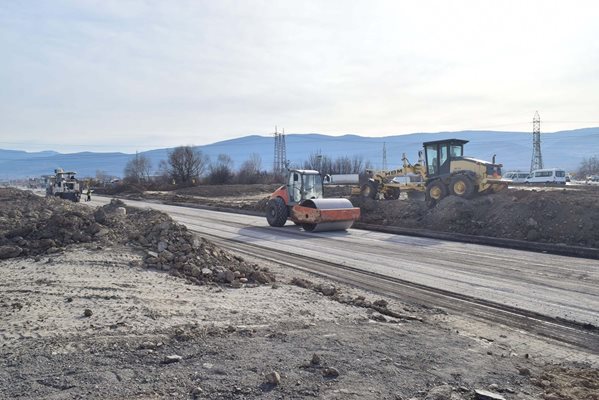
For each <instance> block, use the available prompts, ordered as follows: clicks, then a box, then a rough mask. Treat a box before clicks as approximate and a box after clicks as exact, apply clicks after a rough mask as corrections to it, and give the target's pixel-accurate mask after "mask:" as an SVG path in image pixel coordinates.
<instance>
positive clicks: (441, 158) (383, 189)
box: [360, 139, 508, 206]
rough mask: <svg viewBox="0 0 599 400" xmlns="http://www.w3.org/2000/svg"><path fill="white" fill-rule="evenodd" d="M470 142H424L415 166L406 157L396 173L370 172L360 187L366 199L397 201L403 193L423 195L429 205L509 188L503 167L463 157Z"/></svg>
mask: <svg viewBox="0 0 599 400" xmlns="http://www.w3.org/2000/svg"><path fill="white" fill-rule="evenodd" d="M466 143H468V141H467V140H462V139H446V140H436V141H432V142H425V143H423V148H424V149H423V151H421V152H420V153H419V155H420V157H419V162H418V163H416V164H414V165H412V164H410V163H409V161H408V160H407V158H406V157H405V154H404V156H403V167H402V168H400V169H396V170H393V171H378V172H375V171H367V172H368V173H369V175H370V178H369V180H368V182H366V183H365V184H364V185H362V187H361V188H360V193H361V195H362V196H364V197H369V198H372V199H398V198H399V194H400V192H401V191H402V190H403V191H406V193H408V196H410V195H414V194H416V193H424V198H425V199H426V201H427V203H428V204H429V205H430V206H434V205H435V204H437V203H438V202H439V201H440V200H441V199H443V198H444V197H446V196H449V195H452V196H458V197H463V198H467V199H469V198H472V197H474V196H476V195H478V194H483V193H495V192H499V191H501V190H503V189H505V188H506V187H507V184H508V181H507V180H503V179H502V178H501V167H502V165H501V164H496V163H495V159H494V158H495V157H494V156H493V162H488V161H483V160H478V159H476V158H472V157H466V156H464V145H465V144H466Z"/></svg>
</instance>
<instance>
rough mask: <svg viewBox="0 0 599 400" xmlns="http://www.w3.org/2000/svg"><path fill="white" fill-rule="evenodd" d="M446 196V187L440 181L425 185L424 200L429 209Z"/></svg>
mask: <svg viewBox="0 0 599 400" xmlns="http://www.w3.org/2000/svg"><path fill="white" fill-rule="evenodd" d="M447 194H448V190H447V186H445V184H444V183H443V182H441V181H440V180H436V181H433V182H431V183H429V184H428V185H426V192H425V198H426V202H427V203H428V205H429V207H434V206H435V205H436V204H437V203H438V202H439V201H440V200H441V199H442V198H444V197H446V196H447Z"/></svg>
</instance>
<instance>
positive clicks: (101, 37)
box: [0, 0, 599, 152]
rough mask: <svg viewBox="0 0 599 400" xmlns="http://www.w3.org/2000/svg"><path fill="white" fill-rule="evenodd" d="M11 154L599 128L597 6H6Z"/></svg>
mask: <svg viewBox="0 0 599 400" xmlns="http://www.w3.org/2000/svg"><path fill="white" fill-rule="evenodd" d="M0 60H1V62H0V148H10V149H22V150H30V151H32V150H41V149H53V150H57V151H64V152H72V151H85V150H90V151H113V150H114V151H127V152H132V151H135V150H140V151H141V150H147V149H152V148H159V147H172V146H177V145H182V144H194V145H201V144H208V143H213V142H216V141H220V140H225V139H231V138H235V137H240V136H245V135H248V134H261V135H267V134H270V133H271V132H273V130H274V126H275V125H278V126H279V127H284V128H285V131H286V132H287V133H309V132H318V133H323V134H332V135H340V134H346V133H354V134H360V135H366V136H386V135H392V134H405V133H414V132H437V131H453V130H463V129H492V130H510V131H511V130H515V131H530V130H531V129H532V118H533V115H534V112H535V111H536V110H539V112H540V114H541V118H542V121H543V123H542V130H543V131H544V132H550V131H557V130H563V129H573V128H581V127H589V126H599V2H596V1H576V0H574V1H573V0H569V1H505V0H504V1H497V0H493V1H481V0H471V1H456V0H452V1H397V0H390V1H376V0H368V1H366V0H364V1H348V0H340V1H332V0H326V1H322V0H317V1H306V0H302V1H297V0H293V1H292V0H290V1H282V0H279V1H252V0H249V1H248V0H246V1H223V0H213V1H176V0H172V1H161V0H157V1H150V0H148V1H124V0H115V1H110V0H98V1H83V0H80V1H61V0H53V1H26V0H24V1H8V0H7V1H0Z"/></svg>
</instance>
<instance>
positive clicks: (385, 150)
mask: <svg viewBox="0 0 599 400" xmlns="http://www.w3.org/2000/svg"><path fill="white" fill-rule="evenodd" d="M386 170H387V143H386V142H383V171H386Z"/></svg>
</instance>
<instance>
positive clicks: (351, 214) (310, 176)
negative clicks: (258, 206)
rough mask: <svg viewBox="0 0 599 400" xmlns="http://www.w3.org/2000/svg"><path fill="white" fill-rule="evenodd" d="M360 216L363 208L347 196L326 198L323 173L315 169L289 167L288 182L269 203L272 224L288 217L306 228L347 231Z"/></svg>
mask: <svg viewBox="0 0 599 400" xmlns="http://www.w3.org/2000/svg"><path fill="white" fill-rule="evenodd" d="M359 218H360V209H359V208H357V207H354V206H353V205H352V204H351V202H350V201H349V200H347V199H324V198H323V189H322V176H321V175H320V173H319V172H318V171H314V170H289V174H288V177H287V184H286V185H283V186H281V187H279V188H278V189H277V190H276V191H275V192H274V193H273V194H272V195H271V196H270V199H269V201H268V203H267V205H266V220H267V221H268V223H269V225H270V226H277V227H280V226H283V225H285V222H287V220H288V219H289V220H291V221H293V222H294V223H295V224H297V225H301V226H302V227H303V228H304V229H305V230H306V231H309V232H321V231H335V230H345V229H348V228H350V227H351V226H352V224H353V223H354V221H356V220H357V219H359Z"/></svg>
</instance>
